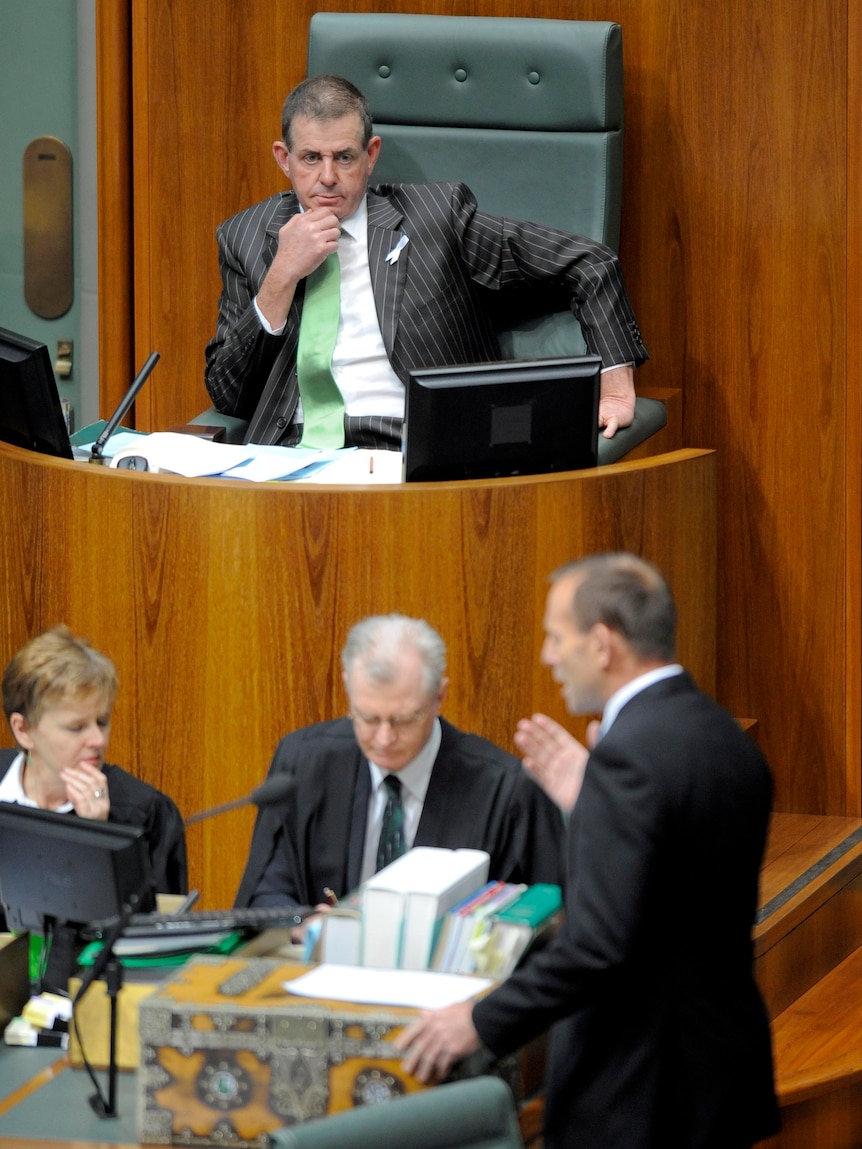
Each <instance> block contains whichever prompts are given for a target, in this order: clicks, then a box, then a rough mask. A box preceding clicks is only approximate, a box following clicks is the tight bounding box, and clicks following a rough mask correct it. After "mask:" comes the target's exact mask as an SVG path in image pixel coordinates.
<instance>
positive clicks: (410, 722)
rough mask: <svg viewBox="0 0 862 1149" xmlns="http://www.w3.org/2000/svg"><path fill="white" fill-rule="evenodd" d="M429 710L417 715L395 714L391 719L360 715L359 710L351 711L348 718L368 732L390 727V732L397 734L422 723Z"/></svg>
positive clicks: (417, 712) (419, 712) (421, 711)
mask: <svg viewBox="0 0 862 1149" xmlns="http://www.w3.org/2000/svg"><path fill="white" fill-rule="evenodd" d="M429 709H430V707H426V708H425V709H424V710H417V711H416V713H415V714H393V715H391V716H390V717H389V718H379V717H378V716H377V715H376V714H375V715H368V714H360V713H359V711H357V710H351V711H350V714H349V715H348V717H349V718H351V719H352V721H353V722H356V723H357V724H358V725H360V726H364V727H365V729H366V730H379V729H380V727H381V726H388V727H389V729H390V730H392V731H394V732H396V733H397V732H398V731H399V730H406V729H407V728H408V727H410V726H415V725H416V723H417V722H421V721H422V719H423V718H424V717H425V716H426V715H427V713H428V711H429Z"/></svg>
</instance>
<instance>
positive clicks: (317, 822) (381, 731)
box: [237, 614, 563, 906]
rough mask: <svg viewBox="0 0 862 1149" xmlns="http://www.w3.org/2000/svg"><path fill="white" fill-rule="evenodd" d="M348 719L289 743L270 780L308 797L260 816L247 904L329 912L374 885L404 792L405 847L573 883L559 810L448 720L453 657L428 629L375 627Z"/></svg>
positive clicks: (348, 678) (364, 646)
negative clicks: (454, 852) (280, 779)
mask: <svg viewBox="0 0 862 1149" xmlns="http://www.w3.org/2000/svg"><path fill="white" fill-rule="evenodd" d="M342 667H343V674H344V686H345V689H346V691H347V697H348V700H349V704H350V716H349V718H341V719H336V720H335V721H332V722H321V723H318V724H317V725H314V726H309V727H306V728H305V729H302V730H297V731H295V732H294V733H292V734H288V735H287V737H285V738H283V739H282V740H281V742H280V743H279V744H278V747H277V749H276V751H275V756H274V757H273V760H272V765H271V767H270V776H272V775H273V774H277V773H283V772H287V773H289V774H291V775H292V776H293V778H294V780H295V782H296V786H295V788H294V790H293V793H292V794H291V796H290V798H289V800H288V801H287V802H286V803H285V804H284V805H283V806H279V807H272V808H269V809H262V810H261V811H260V813H259V815H258V819H257V823H256V825H255V831H254V836H253V839H252V845H251V852H250V855H249V860H248V864H247V866H246V871H245V875H244V876H243V879H242V883H241V885H240V889H239V893H238V895H237V905H240V906H245V905H255V906H257V905H262V906H265V905H283V906H291V905H324V904H325V902H326V899H327V896H328V891H332V894H334V895H335V896H337V897H338V898H341V897H343V896H344V895H345V894H346V893H348V892H349V891H350V890H352V889H353V888H354V887H356V886H357V885H358V884H359V883H360V881H364V880H365V879H366V878H368V877H370V876H371V874H373V873H374V872H375V871H376V870H377V869H379V868H380V866H381V865H382V864H386V862H387V861H389V860H391V857H384V856H383V855H382V854H381V840H382V838H383V836H384V834H383V827H384V823H385V821H386V809H387V804H388V801H389V794H390V793H391V788H392V784H393V781H394V782H396V786H395V789H396V790H397V791H398V792H399V793H398V799H397V801H398V805H399V806H400V809H401V817H402V826H401V839H400V848H401V849H409V848H410V847H411V846H414V845H416V846H440V847H447V848H449V849H455V848H457V847H471V848H473V849H478V850H486V851H487V852H488V854H489V855H490V858H491V861H490V867H489V877H490V878H492V879H495V880H499V881H506V882H526V883H533V882H552V883H554V884H560V883H561V881H562V874H563V859H562V835H563V823H562V817H561V815H560V812H559V810H558V809H557V807H556V806H555V805H554V803H553V802H552V801H551V800H550V799H549V798H548V797H547V796H546V795H545V794H544V793H543V791H542V789H541V788H540V787H539V786H537V785H536V783H535V782H533V780H532V779H531V778H530V777H528V776H527V775H526V774H525V772H524V771H523V770H522V768H521V764H520V762H519V761H518V759H517V758H515V757H514V755H511V754H507V753H506V752H505V751H503V750H501V749H500V748H499V747H497V746H494V745H493V743H491V742H488V741H486V740H485V739H484V738H479V737H477V736H476V735H474V734H464V733H462V732H461V731H460V730H457V729H456V728H455V727H454V726H452V725H450V724H449V723H448V722H446V721H445V720H444V719H443V718H441V717H440V708H441V707H442V705H443V702H444V700H445V697H446V691H447V687H448V681H447V679H446V677H445V671H446V647H445V645H444V643H443V640H442V638H441V637H440V635H439V634H438V633H437V632H436V631H435V630H434V629H433V628H432V627H430V626H429V625H428V624H427V623H426V622H424V621H422V620H420V619H413V618H407V617H405V616H404V615H397V614H395V615H383V616H378V617H372V618H366V619H363V620H362V621H361V622H359V623H357V624H356V625H355V626H354V627H353V628H352V629H351V631H350V633H349V635H348V637H347V642H346V644H345V646H344V649H343V651H342Z"/></svg>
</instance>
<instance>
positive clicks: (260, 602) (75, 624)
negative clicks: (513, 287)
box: [0, 444, 716, 905]
mask: <svg viewBox="0 0 862 1149" xmlns="http://www.w3.org/2000/svg"><path fill="white" fill-rule="evenodd" d="M0 530H2V534H3V538H4V539H5V543H6V545H5V546H4V548H3V550H2V554H0V612H2V614H0V618H2V624H0V635H2V642H3V649H2V651H0V656H2V660H3V663H4V664H5V662H6V660H7V659H8V658H9V657H10V655H11V654H12V652H13V651H14V650H15V649H16V647H17V646H18V645H19V644H20V643H21V642H23V641H24V639H25V638H26V637H28V636H29V635H31V634H34V633H36V632H37V631H39V630H40V629H42V628H43V627H45V626H48V625H51V624H52V623H56V622H66V623H68V625H69V626H71V627H72V628H73V629H74V630H75V631H76V632H78V633H82V634H85V635H87V636H88V637H89V638H90V639H91V640H92V641H93V642H94V644H95V645H96V646H98V647H99V648H101V649H103V650H104V651H105V652H106V653H108V654H109V655H110V656H111V657H112V658H113V659H114V661H115V662H116V664H117V668H118V670H119V674H120V683H121V686H120V697H119V702H118V706H117V711H116V715H115V723H114V732H113V739H112V745H111V754H110V757H111V759H112V760H113V761H117V762H119V763H121V764H122V765H124V766H127V767H128V768H129V769H131V770H133V771H135V772H136V773H138V774H139V775H140V776H141V777H143V778H146V779H147V780H148V781H150V782H152V783H154V784H155V785H158V786H160V787H161V788H162V789H164V790H167V791H168V792H169V793H170V794H172V795H173V797H174V798H175V799H176V800H177V802H178V803H179V805H180V808H181V809H182V810H183V812H184V813H185V814H186V815H188V814H191V813H193V812H194V811H196V810H199V809H202V808H208V807H210V806H214V805H217V804H219V803H221V802H224V801H227V800H229V799H231V798H234V797H238V796H240V795H243V794H245V793H246V792H248V791H249V790H250V789H252V788H253V787H254V786H255V785H257V783H258V782H259V781H260V780H261V778H262V777H263V775H264V773H265V771H266V769H267V766H268V764H269V759H270V756H271V753H272V750H273V748H274V746H275V743H276V741H277V739H278V738H279V737H280V736H281V735H282V734H284V733H285V732H287V731H288V730H290V729H292V728H294V727H297V726H301V725H304V724H306V723H310V722H315V721H318V720H320V719H324V718H330V717H334V716H336V715H338V714H341V713H343V712H344V707H345V703H344V697H343V693H342V688H341V677H340V666H339V660H338V653H339V651H340V648H341V645H342V643H343V641H344V637H345V634H346V631H347V629H348V628H349V627H350V626H351V625H352V624H353V623H354V622H355V621H356V620H357V619H359V618H361V617H363V616H364V615H367V614H370V613H378V612H387V611H403V612H404V613H407V614H412V615H419V616H422V617H425V618H427V619H428V620H429V622H431V623H432V624H433V625H434V626H436V627H438V628H439V630H440V632H441V633H442V635H443V637H444V638H445V639H446V641H447V644H448V647H449V674H450V678H451V683H452V686H451V691H450V697H449V701H447V706H446V713H447V717H449V718H450V719H451V720H452V721H453V722H455V723H456V724H458V725H461V726H464V727H467V728H469V729H472V730H475V731H476V732H478V733H481V734H484V735H485V736H487V737H489V738H492V739H494V740H495V741H497V742H499V743H500V744H501V745H503V746H507V747H508V746H511V735H512V732H513V730H514V727H515V723H516V722H517V720H518V719H519V718H520V717H522V716H523V715H525V714H528V713H530V712H532V711H533V710H536V709H541V710H545V711H547V712H548V713H550V714H553V715H555V716H556V717H558V718H564V717H565V713H564V710H563V706H562V702H561V700H560V698H559V697H558V691H557V688H556V686H555V685H554V683H553V682H552V680H551V677H550V675H549V674H548V672H547V671H546V670H544V669H543V668H542V667H541V666H540V665H539V661H538V655H539V646H540V637H541V618H542V609H543V605H544V597H545V590H546V580H547V576H548V574H549V572H550V571H552V570H553V569H554V568H555V567H557V566H559V565H560V564H561V563H563V562H565V561H567V560H569V559H571V558H574V557H576V556H579V555H583V554H587V553H590V552H593V551H599V550H617V549H629V550H634V551H636V552H638V553H640V554H642V555H644V556H645V557H647V558H650V559H652V560H653V561H654V562H656V563H658V565H659V566H660V567H661V568H662V569H663V570H664V571H665V572H666V573H667V575H668V577H669V578H670V580H671V583H672V585H673V587H674V590H675V592H676V595H677V599H678V604H679V614H680V653H681V656H682V658H683V659H684V661H685V662H686V664H687V665H688V666H689V667H690V668H691V670H692V671H693V672H694V674H695V675H696V676H697V678H698V679H699V681H700V682H701V683H702V685H703V686H704V687H706V688H707V689H711V688H712V687H713V685H714V681H715V661H714V647H715V601H716V584H715V458H714V456H713V455H712V454H711V453H710V452H703V451H680V452H675V453H673V454H669V455H664V456H661V457H659V458H658V459H653V460H645V461H643V462H639V463H622V464H618V465H616V466H613V467H606V468H602V469H601V470H600V471H598V472H596V471H589V472H586V471H585V472H577V473H573V474H569V475H560V476H537V477H533V478H526V479H521V480H516V479H504V480H497V481H494V482H473V483H464V484H454V483H451V484H450V483H440V484H416V485H411V486H406V487H365V488H363V487H357V488H333V487H305V488H301V487H298V486H289V485H275V484H261V485H255V486H252V485H250V484H242V483H236V482H227V481H220V480H205V479H197V480H184V479H181V478H178V477H174V476H169V475H145V474H135V473H133V472H118V471H115V470H108V469H106V468H102V467H93V466H88V465H87V464H84V463H67V462H64V461H62V460H54V459H48V458H44V457H42V456H38V455H33V454H30V453H28V452H26V451H22V450H18V449H16V448H14V447H7V446H6V445H4V444H0ZM579 728H581V727H579ZM5 744H6V745H11V737H9V736H8V734H7V737H6V739H5ZM250 827H251V812H250V811H240V812H237V813H232V814H230V815H227V816H225V817H222V818H220V819H218V821H214V822H211V823H208V824H207V823H204V824H203V825H201V826H200V827H195V828H194V829H192V830H191V831H190V834H189V847H190V856H191V867H192V880H193V883H194V884H195V885H196V886H198V887H200V888H201V889H202V890H203V891H204V892H205V895H206V901H207V902H208V903H209V904H210V905H217V904H221V905H224V904H230V902H231V901H232V898H233V894H234V892H235V889H236V885H237V883H238V880H239V876H240V873H241V870H242V866H243V863H244V860H245V855H246V850H247V845H248V837H249V833H250Z"/></svg>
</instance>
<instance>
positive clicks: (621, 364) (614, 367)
mask: <svg viewBox="0 0 862 1149" xmlns="http://www.w3.org/2000/svg"><path fill="white" fill-rule="evenodd" d="M258 315H260V312H258ZM261 319H263V316H261ZM263 323H264V326H266V320H265V319H264V320H263ZM283 330H284V328H282V331H283ZM274 334H275V335H279V334H280V332H278V331H276V332H274ZM634 365H635V364H634V360H633V359H632V360H631V361H630V362H628V363H614V364H612V366H610V367H603V368H602V370H601V374H602V375H604V373H605V372H606V371H616V369H617V368H618V367H634Z"/></svg>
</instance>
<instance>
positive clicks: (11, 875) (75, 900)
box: [0, 802, 155, 933]
mask: <svg viewBox="0 0 862 1149" xmlns="http://www.w3.org/2000/svg"><path fill="white" fill-rule="evenodd" d="M130 898H137V899H138V900H137V904H136V906H135V908H136V910H141V911H147V910H151V909H153V908H154V906H155V892H154V889H153V880H152V875H151V872H150V862H149V854H148V852H147V844H146V838H145V837H144V833H143V830H141V829H140V827H137V826H121V825H118V824H116V823H113V822H96V821H92V820H91V819H89V818H78V817H77V816H76V815H74V814H57V813H55V812H54V811H51V810H39V809H34V808H32V807H30V806H20V805H17V804H15V803H11V802H0V901H2V903H3V905H4V907H5V909H6V919H7V921H8V923H9V928H10V929H13V930H34V931H36V932H39V933H41V932H42V931H43V923H44V921H45V919H46V918H53V919H54V920H55V921H58V922H68V923H72V924H75V925H90V924H102V923H107V922H111V921H112V920H114V919H115V918H117V917H119V915H120V914H121V913H122V912H123V911H124V909H125V908H126V906H127V903H128V902H129V899H130Z"/></svg>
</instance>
